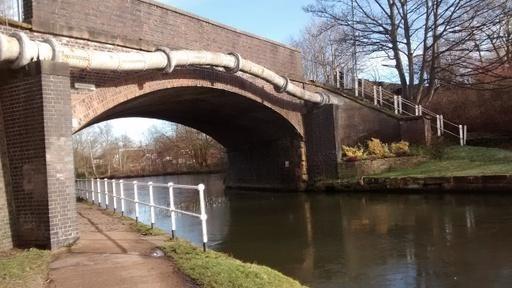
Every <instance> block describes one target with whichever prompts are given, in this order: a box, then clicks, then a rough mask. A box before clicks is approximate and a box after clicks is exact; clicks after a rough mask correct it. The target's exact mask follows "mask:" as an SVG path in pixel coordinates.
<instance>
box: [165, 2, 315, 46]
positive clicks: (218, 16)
mask: <svg viewBox="0 0 512 288" xmlns="http://www.w3.org/2000/svg"><path fill="white" fill-rule="evenodd" d="M158 2H161V3H164V4H167V5H170V6H174V7H177V8H179V9H182V10H185V11H188V12H191V13H193V14H196V15H199V16H202V17H205V18H208V19H211V20H214V21H217V22H220V23H223V24H226V25H229V26H232V27H235V28H237V29H240V30H243V31H246V32H250V33H253V34H257V35H259V36H263V37H265V38H269V39H272V40H275V41H279V42H288V40H289V39H290V36H295V35H297V34H298V33H299V32H300V30H301V29H302V28H303V27H304V26H305V25H306V24H307V23H308V22H309V19H311V16H310V15H309V14H306V13H305V12H304V11H303V10H302V7H303V6H305V5H307V4H311V3H313V2H314V0H259V1H250V0H249V1H247V0H245V1H240V0H238V1H237V0H160V1H158Z"/></svg>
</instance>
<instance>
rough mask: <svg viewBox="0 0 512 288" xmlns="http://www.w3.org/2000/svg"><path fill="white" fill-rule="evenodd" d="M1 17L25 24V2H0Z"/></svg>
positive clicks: (3, 0)
mask: <svg viewBox="0 0 512 288" xmlns="http://www.w3.org/2000/svg"><path fill="white" fill-rule="evenodd" d="M0 15H1V16H3V17H5V18H8V19H12V20H16V21H18V22H23V0H0Z"/></svg>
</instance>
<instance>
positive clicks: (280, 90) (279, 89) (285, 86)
mask: <svg viewBox="0 0 512 288" xmlns="http://www.w3.org/2000/svg"><path fill="white" fill-rule="evenodd" d="M283 79H284V84H283V85H282V86H281V87H274V90H276V92H277V93H283V92H286V90H288V85H290V79H289V78H288V77H283Z"/></svg>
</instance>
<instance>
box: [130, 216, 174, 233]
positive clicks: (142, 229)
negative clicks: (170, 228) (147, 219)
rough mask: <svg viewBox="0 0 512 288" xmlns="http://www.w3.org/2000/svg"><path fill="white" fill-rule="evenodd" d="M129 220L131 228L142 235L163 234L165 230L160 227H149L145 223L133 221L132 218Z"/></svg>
mask: <svg viewBox="0 0 512 288" xmlns="http://www.w3.org/2000/svg"><path fill="white" fill-rule="evenodd" d="M129 219H130V218H129ZM130 220H131V222H130V225H131V226H132V228H133V229H134V230H135V231H137V233H139V234H141V235H144V236H161V235H165V234H166V233H165V231H164V230H162V229H159V228H156V227H155V228H153V229H151V226H149V225H146V224H144V223H140V222H138V223H135V222H134V221H133V220H132V219H130Z"/></svg>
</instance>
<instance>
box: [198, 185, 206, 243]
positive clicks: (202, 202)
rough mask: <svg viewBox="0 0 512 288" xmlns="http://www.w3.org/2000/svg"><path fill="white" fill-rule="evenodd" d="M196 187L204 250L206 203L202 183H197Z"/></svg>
mask: <svg viewBox="0 0 512 288" xmlns="http://www.w3.org/2000/svg"><path fill="white" fill-rule="evenodd" d="M197 189H198V190H199V204H200V208H201V226H202V230H203V251H206V243H207V242H208V235H207V232H206V218H207V216H206V203H205V200H204V185H203V184H199V185H198V186H197Z"/></svg>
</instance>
